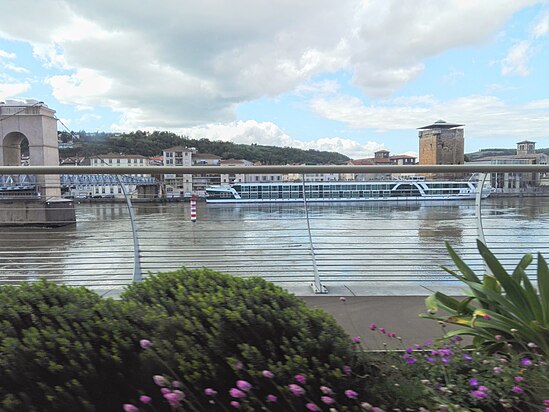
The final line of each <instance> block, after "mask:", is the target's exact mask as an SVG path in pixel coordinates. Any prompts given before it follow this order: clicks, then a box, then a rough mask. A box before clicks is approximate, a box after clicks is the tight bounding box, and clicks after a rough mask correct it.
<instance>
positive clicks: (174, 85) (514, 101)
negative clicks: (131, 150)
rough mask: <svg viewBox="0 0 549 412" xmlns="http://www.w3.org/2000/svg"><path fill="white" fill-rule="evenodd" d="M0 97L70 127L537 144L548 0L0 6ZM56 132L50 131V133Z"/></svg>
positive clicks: (541, 138) (402, 146)
mask: <svg viewBox="0 0 549 412" xmlns="http://www.w3.org/2000/svg"><path fill="white" fill-rule="evenodd" d="M0 6H1V8H2V10H9V13H2V14H1V15H0V101H5V100H7V99H16V100H22V99H37V100H40V101H44V102H45V103H46V104H47V105H48V106H50V107H51V108H53V109H54V110H56V111H57V116H58V117H59V118H60V119H62V120H63V122H64V123H65V124H67V125H68V126H69V128H71V129H72V130H75V131H77V130H82V129H83V130H86V131H131V130H136V129H141V130H169V131H174V132H177V133H181V134H185V135H189V136H192V137H198V138H200V137H206V138H210V139H220V140H231V141H235V142H241V143H258V144H273V145H280V146H294V147H300V148H314V149H320V150H335V151H339V152H341V153H344V154H346V155H348V156H351V157H354V158H360V157H368V156H370V155H371V154H372V152H373V151H374V150H377V149H380V148H385V149H388V150H390V151H391V152H392V153H414V152H417V150H418V141H417V130H416V129H417V128H418V127H420V126H424V125H426V124H430V123H432V122H434V121H436V120H438V119H444V120H446V121H449V122H454V123H463V124H465V136H466V139H465V141H466V151H467V152H470V151H475V150H477V149H479V148H488V147H515V143H516V142H517V141H519V140H523V139H530V140H534V141H536V142H537V143H538V147H549V74H548V73H549V43H548V41H549V1H533V0H532V1H529V0H413V1H411V0H362V1H359V0H338V1H334V0H314V1H313V0H310V1H301V0H291V1H290V0H275V1H272V0H271V1H266V0H265V1H263V0H235V1H221V0H201V1H194V0H189V1H182V0H178V1H176V0H163V1H157V0H142V1H140V2H135V1H133V0H132V1H130V0H116V1H112V0H109V1H105V0H94V1H89V0H70V1H69V0H67V1H64V0H33V1H32V2H31V3H29V2H21V1H15V0H0ZM59 128H60V129H61V128H62V126H61V125H59Z"/></svg>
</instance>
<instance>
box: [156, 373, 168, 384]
mask: <svg viewBox="0 0 549 412" xmlns="http://www.w3.org/2000/svg"><path fill="white" fill-rule="evenodd" d="M153 381H154V383H155V384H156V385H158V386H166V385H167V384H168V381H167V380H166V378H165V377H163V376H162V375H154V376H153Z"/></svg>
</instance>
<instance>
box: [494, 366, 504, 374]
mask: <svg viewBox="0 0 549 412" xmlns="http://www.w3.org/2000/svg"><path fill="white" fill-rule="evenodd" d="M502 371H503V369H501V368H499V367H497V366H496V367H495V368H494V373H495V374H496V375H499V374H500V373H501V372H502Z"/></svg>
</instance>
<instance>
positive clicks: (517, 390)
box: [511, 386, 524, 393]
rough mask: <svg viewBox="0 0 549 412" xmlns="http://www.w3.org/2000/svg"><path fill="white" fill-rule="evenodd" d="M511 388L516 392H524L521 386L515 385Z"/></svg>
mask: <svg viewBox="0 0 549 412" xmlns="http://www.w3.org/2000/svg"><path fill="white" fill-rule="evenodd" d="M511 390H512V391H513V392H515V393H523V392H524V389H522V388H521V387H520V386H513V387H512V388H511Z"/></svg>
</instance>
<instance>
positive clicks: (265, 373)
mask: <svg viewBox="0 0 549 412" xmlns="http://www.w3.org/2000/svg"><path fill="white" fill-rule="evenodd" d="M261 373H262V374H263V377H264V378H267V379H273V378H274V376H275V375H274V373H272V372H271V371H263V372H261Z"/></svg>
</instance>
